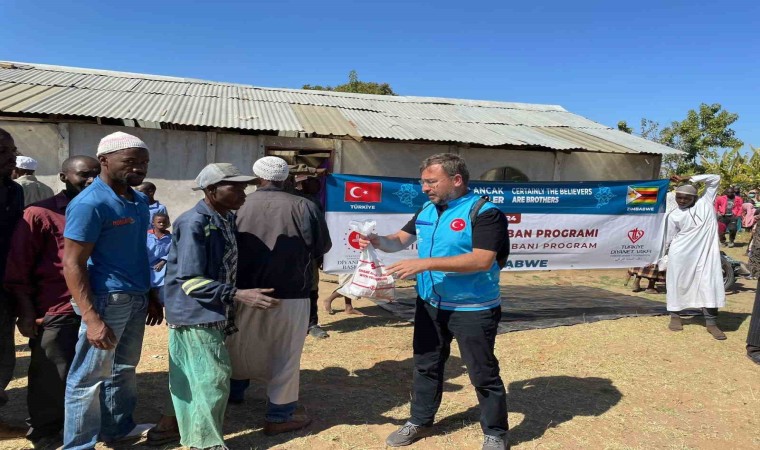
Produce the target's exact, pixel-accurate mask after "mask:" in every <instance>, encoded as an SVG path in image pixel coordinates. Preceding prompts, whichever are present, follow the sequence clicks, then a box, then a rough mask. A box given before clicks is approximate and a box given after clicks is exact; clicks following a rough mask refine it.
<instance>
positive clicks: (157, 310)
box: [145, 289, 164, 327]
mask: <svg viewBox="0 0 760 450" xmlns="http://www.w3.org/2000/svg"><path fill="white" fill-rule="evenodd" d="M163 321H164V308H163V307H162V306H161V301H160V300H159V299H158V289H151V290H150V291H148V317H147V318H146V319H145V325H148V326H151V327H152V326H154V325H161V322H163Z"/></svg>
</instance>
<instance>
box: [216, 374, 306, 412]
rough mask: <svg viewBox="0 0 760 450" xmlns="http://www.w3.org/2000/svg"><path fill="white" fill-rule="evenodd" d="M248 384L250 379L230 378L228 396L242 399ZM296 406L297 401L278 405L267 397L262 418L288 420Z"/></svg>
mask: <svg viewBox="0 0 760 450" xmlns="http://www.w3.org/2000/svg"><path fill="white" fill-rule="evenodd" d="M250 385H251V380H234V379H232V380H230V398H231V399H235V400H240V401H242V400H243V397H244V396H245V390H246V389H248V386H250ZM297 406H298V402H292V403H286V404H284V405H278V404H276V403H272V402H270V401H269V399H267V412H266V415H265V416H264V420H266V421H267V422H274V423H285V422H290V419H291V418H292V417H293V413H294V412H295V411H296V407H297Z"/></svg>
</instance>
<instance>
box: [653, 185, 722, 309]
mask: <svg viewBox="0 0 760 450" xmlns="http://www.w3.org/2000/svg"><path fill="white" fill-rule="evenodd" d="M691 181H693V182H700V181H701V182H704V183H705V185H706V188H707V189H706V190H705V193H704V195H703V196H702V197H701V198H700V199H699V200H697V202H696V203H695V204H694V206H692V207H691V208H688V209H675V210H673V211H671V212H670V213H668V214H667V216H666V219H665V227H666V228H665V234H664V245H663V249H662V252H661V254H664V252H665V251H666V250H667V252H668V253H667V255H668V257H667V277H666V280H667V281H666V285H667V289H668V293H667V307H668V311H681V310H683V309H686V308H702V307H705V308H719V307H722V306H725V304H726V291H725V289H724V287H723V272H722V269H721V264H720V247H719V246H718V221H717V219H716V217H715V207H714V204H715V196H716V195H717V193H718V186H719V185H720V176H718V175H694V176H692V177H691ZM668 246H669V247H668Z"/></svg>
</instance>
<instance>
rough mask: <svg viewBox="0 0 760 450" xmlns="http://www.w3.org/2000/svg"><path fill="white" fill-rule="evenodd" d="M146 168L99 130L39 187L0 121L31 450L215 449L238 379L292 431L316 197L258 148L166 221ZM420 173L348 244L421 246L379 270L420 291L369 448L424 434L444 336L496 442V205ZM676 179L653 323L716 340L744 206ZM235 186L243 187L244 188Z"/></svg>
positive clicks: (1, 251)
mask: <svg viewBox="0 0 760 450" xmlns="http://www.w3.org/2000/svg"><path fill="white" fill-rule="evenodd" d="M149 164H150V152H149V149H148V147H147V145H146V144H145V143H144V142H143V141H142V140H140V139H139V138H137V137H135V136H132V135H129V134H126V133H123V132H116V133H113V134H110V135H108V136H105V137H104V138H103V139H102V140H101V141H100V143H99V145H98V147H97V154H96V158H92V157H89V156H72V157H70V158H68V159H66V160H65V161H64V162H63V164H62V166H61V171H60V174H59V179H60V181H61V182H62V183H63V184H64V186H65V188H64V190H63V191H61V192H60V193H58V194H54V193H53V191H52V190H51V189H50V188H49V187H47V186H44V185H43V184H42V183H40V182H39V181H38V180H37V179H36V178H34V171H35V170H36V161H34V160H33V159H32V158H29V157H25V156H19V155H18V154H17V148H16V146H15V143H14V140H13V137H12V136H11V135H10V134H9V133H7V132H6V131H4V130H2V129H0V274H3V280H2V281H3V284H2V288H0V406H2V404H4V403H6V402H7V401H8V397H7V395H6V393H5V388H6V387H7V386H8V384H9V382H10V381H11V378H12V376H13V370H14V365H15V346H14V327H16V326H17V327H18V330H19V332H20V333H21V334H22V335H23V336H25V337H27V338H29V347H30V349H31V361H30V365H29V371H28V395H27V405H28V410H29V419H28V423H29V428H28V429H25V430H23V432H24V433H25V435H26V437H27V439H28V440H29V441H30V442H31V444H32V445H33V446H34V448H57V447H58V446H60V445H63V448H64V449H92V448H94V447H95V445H96V443H97V442H98V441H102V442H106V443H112V442H117V441H121V440H124V439H131V438H135V437H140V436H143V435H145V434H147V438H148V443H149V444H152V445H161V444H167V443H171V442H174V441H180V443H181V445H183V446H185V447H189V448H193V449H226V448H227V447H226V445H225V442H224V432H223V422H224V413H225V409H226V407H227V404H228V403H242V402H244V401H245V391H246V389H247V388H248V387H249V385H250V384H251V382H252V381H253V382H254V383H259V385H261V386H262V387H264V388H265V391H266V396H267V403H266V410H265V412H264V430H263V431H264V433H265V434H266V435H276V434H280V433H285V432H290V431H295V430H299V429H302V428H304V427H307V426H308V425H309V424H310V422H311V418H310V417H308V416H307V415H305V414H303V413H300V412H299V409H298V399H299V385H300V381H299V373H300V359H301V353H302V351H303V347H304V342H305V339H306V337H307V335H311V336H314V337H316V338H325V337H327V333H326V332H325V331H324V330H322V329H321V328H320V327H319V324H318V317H317V302H318V298H317V297H318V294H317V293H318V291H317V289H316V286H317V282H318V278H319V274H318V266H319V264H320V261H321V258H322V257H323V255H324V254H325V253H327V252H328V251H329V250H330V248H331V245H332V243H331V240H330V236H329V233H328V231H327V225H326V222H325V217H324V211H323V210H322V209H321V206H320V203H319V202H318V201H316V200H315V198H314V195H315V194H316V192H317V191H318V189H319V183H315V182H314V180H315V178H314V177H313V176H311V175H309V174H308V171H307V174H306V175H301V176H296V177H293V176H292V173H293V168H292V167H289V166H288V164H287V162H286V161H285V160H283V159H281V158H278V157H275V156H266V157H263V158H260V159H258V160H257V161H256V162H255V163H254V165H253V174H252V175H244V174H243V173H242V172H241V171H240V170H239V168H237V167H235V166H234V165H232V164H228V163H213V164H209V165H207V166H206V167H204V168H203V170H201V172H200V173H199V174H198V176H197V177H196V179H195V184H196V187H195V188H194V190H197V191H200V192H202V194H203V198H202V199H200V200H199V201H198V202H197V204H196V205H195V206H194V207H192V208H191V209H190V210H188V211H185V212H184V213H182V214H180V215H179V216H178V217H177V218H176V219H175V220H174V221H173V222H172V221H171V220H170V217H169V214H168V212H167V209H166V207H165V206H164V205H163V204H161V203H160V202H159V201H157V200H156V199H155V194H156V186H155V185H154V184H152V183H150V182H146V181H145V178H146V176H147V172H148V167H149ZM420 174H421V180H420V183H421V185H422V191H423V193H425V194H426V195H427V197H428V199H429V201H428V202H427V203H425V205H424V206H423V207H422V209H421V210H420V211H418V212H417V213H416V214H415V215H414V217H412V218H411V220H410V221H409V222H408V223H407V224H406V225H405V226H404V227H402V228H401V229H400V230H398V231H397V232H396V233H394V234H391V235H386V236H378V235H368V236H361V237H360V239H359V245H360V247H366V246H367V245H369V244H370V243H371V244H372V245H373V246H374V247H375V248H377V249H380V250H382V251H384V252H396V251H399V250H402V249H404V248H407V247H408V246H410V245H411V244H412V243H414V242H415V241H416V242H417V243H418V253H419V258H414V259H407V260H402V261H399V262H397V263H395V264H392V265H390V266H389V267H388V268H387V271H388V272H389V273H391V274H393V275H395V276H396V277H399V278H407V277H416V279H417V293H418V298H417V304H416V313H415V322H414V333H413V361H414V366H415V370H414V374H413V379H412V401H411V411H410V418H409V420H408V421H406V423H405V424H404V425H403V426H401V427H400V428H399V429H397V430H396V431H394V432H393V433H392V434H391V435H390V436H388V438H387V439H386V444H387V445H389V446H392V447H397V446H405V445H409V444H411V443H413V442H414V441H415V440H417V439H419V438H421V437H424V436H426V435H428V434H429V433H430V432H431V430H432V425H433V423H434V420H435V416H436V413H437V410H438V408H439V406H440V404H441V398H442V394H443V385H444V381H445V380H444V369H445V365H446V361H447V359H448V357H449V353H450V345H451V342H452V340H453V339H456V340H457V342H458V345H459V349H460V352H461V355H462V359H463V360H464V362H465V364H466V366H467V370H468V373H469V375H470V380H471V382H472V384H473V386H474V388H475V391H476V393H477V398H478V402H479V404H480V423H481V428H482V431H483V448H484V449H506V448H509V442H508V437H507V434H508V428H509V427H508V423H507V402H506V397H507V394H506V390H505V387H504V383H503V381H502V379H501V377H500V370H499V362H498V360H497V358H496V356H495V354H494V345H495V339H496V334H497V331H498V324H499V321H500V319H501V293H500V288H499V274H500V270H501V268H502V267H503V264H504V261H505V259H506V257H507V255H508V253H509V240H508V238H507V222H506V218H505V216H504V215H503V214H502V213H501V212H500V211H499V210H498V208H497V207H496V205H494V204H493V203H491V202H489V201H487V200H486V199H482V198H481V197H479V196H478V195H475V194H474V193H473V192H472V191H471V190H470V189H469V188H468V183H469V172H468V169H467V166H466V164H465V162H464V160H463V159H462V158H460V157H459V156H457V155H454V154H438V155H433V156H431V157H429V158H427V159H425V160H424V161H423V162H422V164H421V166H420ZM14 179H15V180H18V181H19V182H16V181H14ZM673 181H674V182H675V183H679V184H680V183H684V182H686V181H692V182H704V183H705V184H706V186H707V189H706V192H705V194H704V195H703V196H702V197H699V196H698V195H697V191H696V189H695V188H694V187H693V186H692V185H691V184H683V185H681V186H679V187H678V188H677V189H676V191H675V201H676V203H677V207H676V208H675V209H673V211H671V212H669V213H668V215H667V218H666V223H667V229H666V240H665V241H666V245H665V246H664V247H663V252H662V254H661V255H660V256H661V258H660V261H659V262H660V264H661V267H660V269H661V270H666V273H667V287H668V290H667V292H668V294H667V295H668V298H667V303H668V311H670V312H671V322H670V329H672V330H674V331H677V330H680V329H681V322H680V316H679V314H678V313H679V312H680V311H681V310H683V309H685V308H703V312H704V314H705V317H706V322H707V328H708V331H710V333H711V334H712V335H713V336H714V337H715V338H716V339H725V335H724V334H723V332H722V331H721V330H720V329H719V328H718V327H717V322H716V318H717V308H719V307H722V306H723V305H724V304H725V293H724V291H723V289H722V282H721V281H720V280H719V279H718V278H717V277H719V276H720V271H719V270H718V271H717V272H715V270H714V269H715V267H714V265H715V264H716V258H719V247H718V245H719V244H718V241H719V239H718V236H717V235H718V234H719V230H718V226H717V223H718V222H720V223H726V228H727V230H728V232H729V233H730V232H731V229H732V228H731V225H732V224H734V226H733V228H736V223H737V222H736V221H733V220H732V219H730V218H729V219H724V218H722V217H721V216H717V215H716V214H715V208H716V207H717V206H716V205H718V204H721V205H722V206H723V209H722V211H724V214H723V215H722V216H727V215H728V211H745V210H749V208H744V207H743V205H742V204H741V202H740V200H738V198H739V197H737V195H738V194H737V193H736V192H734V193H733V194H732V195H733V197H732V196H731V195H730V194H728V193H727V195H726V196H725V197H726V199H725V201H720V202H717V201H716V200H715V197H716V192H717V189H718V185H719V181H720V180H719V178H718V177H717V176H714V175H702V176H693V177H691V178H690V179H689V178H688V177H685V178H681V177H674V178H673ZM251 184H255V185H256V186H257V188H256V190H255V191H254V192H252V193H250V194H247V195H246V188H247V187H248V186H249V185H251ZM296 186H297V188H298V189H294V187H296ZM745 204H746V203H745ZM737 205H738V209H737ZM748 214H749V213H748ZM751 214H752V216H753V217H754V211H753V212H752V213H751ZM438 223H443V224H446V225H448V226H440V227H439V226H434V224H438ZM747 224H748V225H747ZM742 225H743V226H745V227H750V226H752V225H754V222H742ZM170 229H171V230H170ZM730 236H731V237H730V240H729V243H728V244H727V245H731V243H733V242H734V237H733V235H730ZM758 243H759V244H760V241H758ZM758 253H760V252H758ZM694 261H698V263H697V264H695V263H694ZM718 264H719V261H718ZM716 274H717V275H716ZM348 282H350V280H349V278H347V277H344V278H343V279H342V280H341V283H343V284H345V283H348ZM472 286H478V289H472ZM340 295H342V294H339V293H338V291H337V290H336V292H334V293H333V294H332V295H331V296H329V297H328V298H326V299H325V300H324V301H323V302H322V306H323V308H324V309H325V310H327V311H329V312H332V307H331V305H332V302H333V300H334V299H335V298H337V297H338V296H340ZM351 300H354V299H352V298H349V297H346V298H345V301H346V312H349V313H357V312H356V311H355V310H354V309H353V307H352V304H351ZM164 320H166V323H167V325H168V328H169V333H168V348H169V383H168V385H167V386H166V389H165V394H166V395H165V402H164V403H165V405H164V410H163V416H162V417H161V418H160V419H159V420H158V421H157V423H156V424H138V423H136V422H135V418H134V411H135V407H136V404H137V397H138V393H137V385H136V367H137V365H138V363H139V361H140V354H141V351H142V347H143V336H144V332H145V327H146V326H157V325H160V324H162V323H163V321H164ZM747 344H748V345H747V351H748V356H749V357H750V358H751V359H752V360H753V361H754V362H756V363H760V300H756V302H755V310H754V311H753V315H752V322H751V325H750V337H749V338H748V341H747ZM15 431H16V432H18V431H19V430H15ZM4 432H5V433H6V435H9V433H13V432H14V430H13V429H12V428H11V427H6V428H5V429H4Z"/></svg>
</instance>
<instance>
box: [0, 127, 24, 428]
mask: <svg viewBox="0 0 760 450" xmlns="http://www.w3.org/2000/svg"><path fill="white" fill-rule="evenodd" d="M14 167H16V144H15V143H14V142H13V137H11V135H10V133H8V132H7V131H5V130H3V129H2V128H0V277H2V276H4V275H5V263H6V260H7V256H8V249H9V248H10V244H11V236H12V235H13V229H14V228H15V227H16V223H17V222H18V220H19V219H20V218H21V214H22V212H23V210H24V191H23V189H22V188H21V186H19V185H18V184H17V183H15V182H14V181H13V180H12V179H11V173H12V172H13V168H14ZM14 310H15V306H14V305H13V303H12V302H11V299H10V298H8V296H7V295H6V293H5V291H4V290H3V287H2V283H0V406H3V405H5V404H6V403H8V395H7V394H6V393H5V388H6V387H8V383H10V382H11V379H12V378H13V369H14V367H15V366H16V346H15V344H14V341H13V328H14V325H15V324H14V320H15V315H16V314H15V311H14ZM23 435H24V431H23V429H21V428H18V427H13V426H10V425H7V424H5V423H1V422H0V438H5V437H18V436H23Z"/></svg>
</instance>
